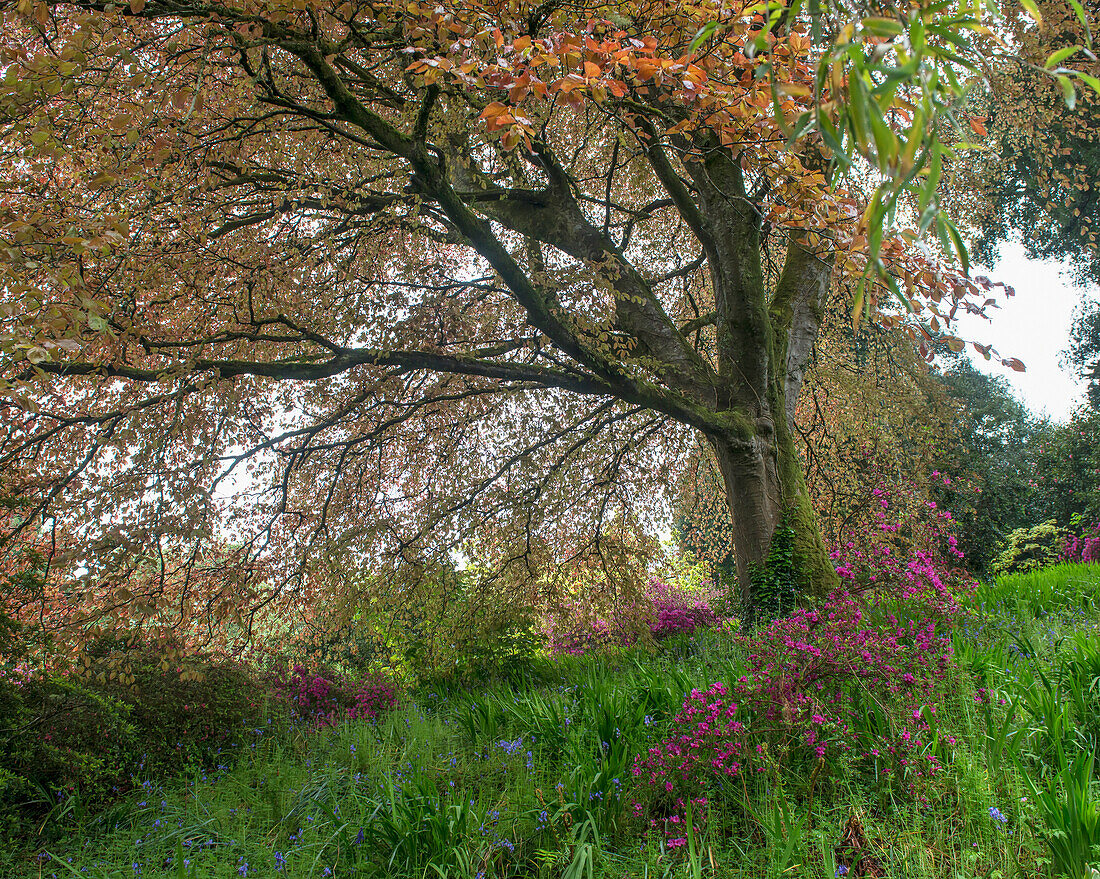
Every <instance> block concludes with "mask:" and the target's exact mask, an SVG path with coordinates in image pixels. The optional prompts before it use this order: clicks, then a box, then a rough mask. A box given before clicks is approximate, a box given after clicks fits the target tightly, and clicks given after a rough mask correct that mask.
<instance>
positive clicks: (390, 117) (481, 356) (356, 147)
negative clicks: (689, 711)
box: [0, 0, 991, 615]
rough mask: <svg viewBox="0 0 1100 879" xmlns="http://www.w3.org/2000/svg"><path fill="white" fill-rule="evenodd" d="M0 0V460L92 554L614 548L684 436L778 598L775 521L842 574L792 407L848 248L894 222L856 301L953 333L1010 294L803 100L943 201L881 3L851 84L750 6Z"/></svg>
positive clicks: (391, 558) (516, 555)
mask: <svg viewBox="0 0 1100 879" xmlns="http://www.w3.org/2000/svg"><path fill="white" fill-rule="evenodd" d="M0 10H2V11H3V15H4V36H3V43H2V51H3V53H4V54H3V58H4V61H3V63H4V64H5V65H6V69H5V73H4V79H3V90H2V92H0V124H2V125H3V130H2V134H0V138H2V139H0V149H2V150H3V159H4V160H3V163H2V165H3V168H4V170H3V172H2V173H3V175H4V183H3V193H4V194H3V196H2V198H3V201H0V211H2V220H0V224H2V226H3V230H4V232H3V235H4V238H3V248H4V251H3V253H4V259H3V262H2V263H0V270H2V274H0V295H2V296H3V311H2V312H0V320H2V321H3V325H4V332H5V343H4V346H5V347H4V349H3V352H2V355H3V358H4V360H3V370H4V372H3V375H4V378H5V380H6V383H7V389H8V398H9V400H10V403H9V406H11V407H12V409H13V418H12V419H11V420H10V421H9V422H8V423H9V425H10V426H9V429H8V431H7V432H6V435H5V437H4V438H3V440H2V444H0V465H2V466H3V468H4V471H5V473H6V480H7V482H8V483H9V484H10V485H11V486H12V487H13V489H14V491H15V493H16V494H18V495H19V496H21V497H27V498H30V499H32V501H33V505H32V509H33V512H34V513H35V515H36V516H37V517H38V518H39V519H41V517H42V516H53V517H55V521H56V517H60V519H61V522H60V531H61V532H62V534H63V535H65V536H64V540H63V543H64V545H65V546H66V547H67V548H68V553H69V555H68V560H69V562H70V569H75V568H77V567H79V566H85V567H87V568H88V569H89V571H90V573H89V574H88V575H87V576H89V577H92V578H94V577H97V576H102V575H103V574H104V571H101V570H97V566H98V565H100V562H99V561H98V557H99V553H100V552H101V551H110V552H112V553H114V554H115V555H119V556H125V557H126V558H130V559H132V558H135V557H139V556H140V557H143V558H150V559H151V560H152V563H153V569H154V570H157V567H156V565H157V562H156V560H157V559H158V558H161V557H165V556H167V557H170V558H173V559H184V560H186V559H187V558H189V555H188V550H187V549H186V547H188V546H189V547H191V549H190V550H189V551H190V552H191V553H193V554H194V556H193V557H196V558H197V557H200V556H202V555H203V553H204V552H209V548H210V546H211V545H212V544H213V543H215V542H216V541H217V540H218V539H223V538H224V536H225V535H226V534H228V535H230V538H231V539H232V540H233V541H234V546H235V549H234V552H235V554H236V555H238V556H239V557H241V558H254V559H258V558H261V557H262V558H263V559H264V560H265V565H266V567H265V574H264V578H265V580H264V582H266V583H268V584H269V585H274V586H275V587H276V588H278V587H281V586H283V585H285V584H287V583H291V582H293V581H294V580H295V578H299V579H300V578H302V577H309V576H321V575H320V574H319V573H317V572H320V571H324V572H326V575H327V576H334V577H337V578H338V577H339V576H340V574H341V571H346V570H347V569H348V567H354V566H374V567H378V568H380V569H386V568H387V566H389V567H393V568H394V569H396V568H397V567H399V566H400V565H401V564H406V563H407V564H409V565H413V566H416V565H423V564H424V559H425V557H426V556H430V555H432V554H434V555H435V556H437V557H440V556H441V555H445V554H446V553H447V552H449V551H451V549H452V548H453V547H455V546H460V545H462V544H463V542H464V541H470V540H474V539H476V540H477V544H478V547H479V549H480V550H481V551H484V552H486V553H488V554H490V555H491V556H492V557H493V558H495V559H497V560H499V563H500V570H501V572H502V573H501V576H517V577H519V576H523V575H524V574H525V573H529V572H530V571H531V570H532V569H533V568H534V567H537V566H538V565H539V564H543V563H545V562H546V561H547V560H548V559H549V560H551V561H552V560H554V559H555V558H557V559H560V558H565V559H578V558H589V559H591V558H595V559H597V560H598V561H599V563H600V564H602V565H603V566H604V567H605V568H606V569H609V568H611V567H614V565H615V564H616V563H617V561H618V560H621V559H624V558H626V557H627V556H628V555H629V553H628V552H626V551H625V550H623V549H622V548H623V547H628V546H630V545H632V544H631V540H630V538H629V534H628V532H630V531H632V530H637V529H636V528H635V525H636V523H637V522H638V516H639V515H641V514H640V513H639V512H638V510H639V508H640V507H644V506H645V505H644V503H641V502H640V501H642V500H643V499H644V498H645V497H646V494H647V493H652V492H654V491H659V490H660V488H661V487H662V486H667V485H668V484H669V483H670V482H671V478H670V472H671V468H672V467H673V466H674V465H675V463H676V461H677V460H678V459H681V458H683V456H684V454H685V450H686V449H687V448H689V447H690V444H691V441H690V436H691V434H692V433H693V432H694V433H695V434H697V435H698V436H701V437H702V438H703V442H704V443H705V444H706V446H707V447H708V448H709V449H710V451H711V452H712V453H713V455H714V456H715V460H716V462H717V466H718V469H719V472H720V474H721V477H722V480H723V485H724V490H725V493H726V496H727V502H728V507H729V510H730V513H731V516H732V528H733V534H734V541H735V548H736V561H737V571H738V582H739V589H740V594H741V599H742V601H743V602H744V604H745V606H746V608H747V609H750V615H751V574H752V571H753V570H754V568H756V567H758V566H760V565H761V564H763V562H764V560H765V558H766V557H767V551H768V546H769V541H770V538H771V535H772V533H773V531H774V529H775V527H776V524H777V523H778V522H779V521H780V519H781V518H783V517H786V519H787V521H788V522H789V523H790V525H791V527H792V528H793V530H794V535H795V536H794V545H795V551H796V555H797V558H798V560H799V563H800V570H801V571H802V576H801V580H802V586H803V587H804V588H816V589H824V588H826V587H828V586H829V585H830V584H831V583H833V582H834V578H835V574H834V572H833V570H832V567H831V565H830V564H829V561H828V559H827V558H826V555H825V552H824V550H823V545H822V539H821V534H820V529H819V527H818V524H817V521H816V518H815V516H814V512H813V509H812V507H811V504H810V499H809V496H808V493H807V490H806V485H805V480H804V477H803V473H802V466H801V462H800V460H799V456H798V453H797V448H796V444H795V442H794V437H793V435H792V419H793V416H794V412H795V407H796V404H797V401H798V396H799V391H800V388H801V385H802V381H803V376H804V374H805V371H806V368H807V363H808V360H809V358H810V354H811V351H812V350H813V346H814V342H815V340H816V338H817V336H818V333H819V329H820V325H821V320H822V312H823V308H824V305H825V302H826V297H827V295H828V292H829V289H830V282H831V279H832V278H833V277H834V275H837V274H846V275H849V276H853V277H859V276H861V275H863V274H864V270H865V267H866V265H867V259H866V256H865V254H866V252H867V248H868V247H869V246H870V248H871V253H872V254H873V256H874V259H875V260H876V263H875V264H876V265H878V266H881V267H884V270H887V269H888V270H889V272H890V275H889V283H884V284H881V285H875V286H869V287H862V288H861V292H860V294H859V296H858V297H857V302H856V303H855V313H856V315H857V319H858V316H859V315H863V314H866V315H877V314H878V313H879V311H880V308H881V309H882V310H883V312H884V313H883V320H884V321H886V322H887V323H888V324H891V325H901V324H903V323H904V324H905V325H906V326H907V327H908V330H909V332H910V333H911V334H912V335H913V336H914V337H916V338H917V339H918V341H919V342H920V344H921V345H922V348H923V349H924V350H925V351H926V350H927V345H928V343H929V341H930V340H931V339H933V338H935V337H936V336H937V335H939V334H941V333H942V332H943V331H944V328H945V327H946V326H947V324H948V322H949V320H950V318H951V317H952V316H953V315H954V313H955V312H956V310H957V309H958V308H960V307H966V308H970V309H972V310H979V309H980V308H981V307H982V306H981V304H980V303H981V302H982V301H983V300H985V299H986V297H987V296H988V294H989V291H990V289H991V285H990V283H989V282H988V281H985V280H983V279H979V280H973V279H970V278H968V277H967V276H966V274H965V273H964V272H960V271H957V270H952V269H950V268H949V267H946V266H944V265H941V264H939V263H938V262H937V261H936V260H935V259H933V258H932V257H931V256H929V254H928V252H927V251H924V250H921V249H919V248H914V247H911V246H910V244H909V242H910V241H912V240H914V239H915V236H914V235H912V234H909V235H907V236H902V235H897V234H892V233H889V232H888V231H887V233H885V234H884V231H883V229H882V228H880V227H879V226H878V225H875V226H874V227H873V228H872V227H869V226H868V217H871V218H873V217H876V216H878V214H876V213H875V211H874V210H871V208H876V206H877V208H876V209H880V208H882V205H881V204H879V203H878V201H877V196H876V200H873V201H872V204H870V205H868V204H867V201H866V198H865V197H864V196H863V195H861V193H862V192H863V190H862V189H861V187H860V185H859V182H858V177H856V176H853V177H849V178H847V179H846V180H845V179H841V178H840V177H838V176H837V174H836V173H835V171H836V168H835V167H833V166H830V164H829V160H830V157H831V156H832V155H833V151H832V148H830V147H828V144H827V143H826V141H827V140H828V138H827V137H826V134H828V137H831V138H832V139H833V141H834V142H835V140H836V138H837V137H846V136H847V135H845V134H844V133H843V132H839V133H838V132H837V130H836V129H832V130H826V129H815V128H812V127H808V126H807V125H805V124H802V122H804V121H805V120H807V119H811V121H812V118H816V119H818V120H819V122H821V121H822V120H823V122H822V124H826V125H828V124H837V123H838V122H842V123H843V124H844V125H845V126H847V128H848V130H850V132H851V139H852V143H853V144H855V145H856V146H854V147H853V148H852V151H853V152H854V153H858V154H862V155H865V156H871V157H874V156H877V157H878V158H877V162H878V165H879V168H880V171H882V172H883V173H887V172H888V173H890V174H903V175H908V179H910V180H911V179H913V178H914V176H915V175H918V172H920V171H921V170H922V169H927V173H926V174H925V177H927V178H928V182H927V183H922V184H921V186H920V187H919V188H920V189H921V193H922V194H921V195H920V196H919V197H920V199H921V202H920V204H919V205H918V204H916V203H915V201H914V205H913V207H914V208H920V209H921V210H923V211H925V212H926V213H927V210H926V209H933V214H934V207H935V205H934V200H933V203H931V204H930V203H929V199H930V198H932V196H934V194H935V187H936V183H937V181H938V178H939V168H940V164H941V161H942V155H941V147H940V146H935V149H930V148H926V146H927V143H926V138H927V137H928V136H929V132H931V131H936V132H939V131H940V130H941V128H942V126H943V125H947V124H948V123H947V121H945V119H946V117H945V116H944V115H943V114H944V113H945V112H946V109H945V107H943V106H940V105H938V104H936V103H935V101H936V100H938V99H937V98H936V95H935V94H930V93H928V92H927V91H923V92H922V91H920V90H919V88H918V89H917V90H916V91H907V90H906V87H903V85H904V82H903V80H904V77H903V78H900V79H899V78H898V77H896V76H895V77H893V78H891V74H890V72H889V69H888V68H886V67H884V66H882V65H881V64H880V63H879V62H881V61H882V59H883V58H884V57H886V55H889V54H890V53H893V55H896V56H897V57H898V58H900V57H901V56H902V55H904V54H905V53H906V52H907V49H906V48H905V45H903V43H902V42H901V41H897V42H895V41H892V38H893V36H895V35H896V31H895V29H894V28H893V26H890V27H889V28H886V31H887V32H883V33H881V34H879V35H877V36H876V33H877V31H876V30H875V28H878V29H879V30H882V28H883V27H885V25H882V24H881V20H879V19H875V20H874V21H879V22H880V24H879V25H874V26H872V24H873V21H872V19H868V22H869V24H868V25H867V26H866V27H865V28H864V30H863V31H861V34H862V37H861V39H863V42H862V43H859V44H858V45H857V43H856V42H852V43H850V45H851V46H852V47H854V48H851V49H850V50H848V49H846V50H845V51H846V52H847V53H848V55H847V56H846V57H851V58H857V56H858V58H859V59H861V61H860V64H861V65H862V66H860V67H859V68H858V69H856V68H854V67H853V68H852V69H853V70H854V71H855V73H854V74H853V75H854V76H855V77H856V80H858V82H857V81H856V80H851V79H849V80H845V77H844V76H843V72H844V71H845V70H847V69H848V68H847V67H845V66H843V65H841V66H840V67H837V68H835V69H836V71H837V72H838V76H834V77H832V78H830V77H825V78H824V79H823V78H822V77H821V76H820V75H818V73H819V71H818V70H817V68H816V67H815V63H814V61H815V55H814V50H813V49H812V44H811V40H810V38H809V36H808V35H807V27H806V26H805V25H804V23H803V22H802V21H801V20H800V19H799V18H798V16H797V13H792V14H791V15H789V16H784V15H782V14H780V15H778V17H777V16H776V15H774V14H772V13H771V12H769V13H768V15H767V16H765V14H764V12H765V10H759V9H757V7H752V6H748V5H742V4H735V5H734V6H733V7H722V10H718V8H717V7H712V6H710V5H706V4H704V5H703V6H700V7H685V8H681V7H680V6H679V5H678V4H653V5H642V4H639V5H636V6H635V5H628V6H625V7H624V6H621V5H617V4H615V5H608V6H604V5H602V4H599V3H592V4H589V5H586V6H583V7H575V6H566V5H564V4H559V3H556V2H552V0H551V2H545V3H542V4H541V5H539V4H525V3H518V2H516V3H504V4H499V5H493V6H491V7H489V6H485V5H482V4H480V3H477V2H472V0H451V2H443V3H430V4H426V3H425V4H422V3H417V2H413V3H409V4H404V5H399V6H394V5H392V4H390V3H380V4H373V3H346V2H331V3H328V2H304V3H289V4H288V3H283V2H276V0H267V2H260V3H249V4H243V5H238V4H235V3H220V2H219V3H213V2H208V0H194V2H192V0H188V2H184V3H179V2H176V0H131V3H130V5H129V7H128V8H127V7H119V6H117V5H115V4H113V3H105V2H104V3H100V2H98V0H81V2H77V3H67V2H60V0H57V2H54V0H49V2H30V0H2V2H0ZM777 10H778V11H779V12H780V13H781V12H782V10H781V9H780V8H778V7H777ZM936 14H938V13H936ZM716 15H718V16H719V19H720V20H719V22H718V23H719V25H720V26H719V27H717V28H715V27H713V26H711V25H713V24H714V16H716ZM903 18H904V20H905V22H906V23H907V25H906V26H907V27H908V26H913V27H921V28H923V25H922V24H921V23H920V21H918V20H917V19H914V18H913V17H912V15H911V14H910V13H909V12H908V11H905V12H904V14H903ZM918 18H919V16H918ZM930 21H931V19H930ZM936 21H938V19H936ZM914 22H916V24H914ZM887 24H889V22H887ZM899 27H900V26H899ZM708 28H709V29H708ZM941 30H943V28H941ZM837 33H839V36H838V37H837V39H838V40H841V41H844V40H849V38H850V37H851V34H852V31H851V30H850V29H847V30H843V29H840V28H838V29H837ZM845 34H847V36H845ZM927 39H928V46H929V47H931V48H930V50H929V51H932V50H935V51H938V52H939V54H940V55H941V56H942V54H943V50H942V47H946V46H948V45H949V43H951V42H952V33H951V32H950V31H949V30H948V31H944V35H943V36H940V35H939V32H938V31H937V32H935V33H933V29H931V28H930V29H929V33H928V37H927ZM844 45H845V46H847V45H849V43H844ZM922 45H923V44H922ZM936 46H940V47H941V49H936ZM860 47H862V48H860ZM857 48H858V49H859V51H858V52H857V51H856V49H857ZM860 52H862V53H863V54H860ZM891 57H893V56H891ZM845 63H847V62H845ZM875 64H879V66H878V67H875V66H874V65H875ZM910 75H911V76H916V73H915V72H913V71H910ZM945 81H946V80H945ZM922 82H924V81H923V80H922ZM925 84H926V83H925ZM843 95H847V96H848V97H847V98H844V97H843ZM852 95H858V100H856V98H854V97H851V96H852ZM910 97H912V98H913V100H915V101H916V102H917V103H918V104H919V105H920V106H919V107H918V108H917V109H918V110H919V112H918V113H916V115H917V116H918V117H919V121H918V120H917V119H915V118H914V112H913V110H912V108H913V104H912V103H909V98H910ZM846 101H847V103H846ZM830 108H831V109H830ZM948 109H949V108H948ZM867 112H870V113H871V114H872V118H868V117H866V115H865V114H866V113H867ZM830 113H833V121H832V122H831V123H830V122H829V114H830ZM796 120H801V122H800V130H801V131H802V132H803V136H802V137H801V138H800V139H797V140H795V141H792V140H791V139H790V135H791V133H792V125H793V123H794V122H795V121H796ZM867 126H871V127H870V128H869V127H867ZM891 126H893V127H891ZM907 126H908V127H907ZM871 128H873V129H874V131H875V136H874V138H873V139H872V138H870V135H869V134H868V132H869V131H870V130H871ZM894 128H896V129H897V132H895V131H894ZM819 131H820V133H818V132H819ZM906 131H910V133H909V135H908V138H907V139H906V136H905V135H906ZM898 132H900V134H901V135H902V136H901V138H900V139H899V135H898ZM937 136H938V135H937ZM823 139H824V140H823ZM935 143H936V144H939V141H938V140H937V141H935ZM876 144H878V146H877V147H876ZM876 149H877V152H876ZM907 150H908V153H907V152H906V151H907ZM899 163H900V164H899ZM899 168H900V170H899ZM902 195H903V194H902ZM914 198H916V196H914ZM864 208H867V210H866V211H865V210H864ZM891 210H893V208H891ZM861 216H862V217H863V219H862V220H861ZM940 229H941V232H943V235H944V237H945V239H946V237H947V232H946V231H945V229H946V227H944V226H942V225H941V226H940ZM888 288H889V289H888ZM890 290H892V291H893V295H894V296H895V297H896V299H895V300H891V301H896V302H899V303H900V304H901V305H903V306H904V307H905V310H906V311H908V310H913V311H914V312H920V313H921V319H922V321H923V324H918V323H916V322H915V321H913V320H911V319H909V318H907V317H906V316H905V312H904V311H901V310H900V309H898V310H895V311H894V312H892V313H891V312H890V311H889V307H888V305H887V301H886V300H887V297H888V296H890ZM972 300H974V301H972ZM907 321H908V322H907ZM953 344H954V341H953ZM234 480H237V481H236V482H234ZM219 493H220V494H219ZM234 493H236V499H235V500H234V502H233V503H228V502H227V498H228V497H232V496H233V495H234ZM66 510H67V511H69V512H68V513H66V512H65V511H66ZM73 511H76V512H73ZM582 532H583V533H584V534H585V535H586V536H585V537H584V539H573V540H567V539H565V535H567V534H577V533H582ZM547 547H551V548H552V549H547ZM204 548H205V549H204ZM184 567H185V566H184ZM184 567H181V570H183V569H184ZM310 571H312V572H314V573H313V574H310V573H309V572H310ZM154 579H155V578H154Z"/></svg>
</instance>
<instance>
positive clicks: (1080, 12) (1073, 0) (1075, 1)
mask: <svg viewBox="0 0 1100 879" xmlns="http://www.w3.org/2000/svg"><path fill="white" fill-rule="evenodd" d="M1069 5H1070V6H1072V7H1073V11H1074V12H1076V13H1077V20H1078V21H1080V22H1081V24H1082V25H1083V26H1084V28H1085V45H1086V46H1088V47H1089V48H1090V49H1091V48H1092V29H1091V28H1090V27H1089V17H1088V16H1087V15H1085V10H1084V7H1082V6H1081V3H1080V2H1079V0H1069Z"/></svg>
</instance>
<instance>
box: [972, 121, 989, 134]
mask: <svg viewBox="0 0 1100 879" xmlns="http://www.w3.org/2000/svg"><path fill="white" fill-rule="evenodd" d="M970 127H971V128H973V129H974V133H975V134H978V135H981V136H982V137H988V136H989V132H988V131H986V130H985V120H984V119H979V118H978V117H977V116H971V117H970Z"/></svg>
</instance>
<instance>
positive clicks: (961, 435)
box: [937, 357, 1047, 574]
mask: <svg viewBox="0 0 1100 879" xmlns="http://www.w3.org/2000/svg"><path fill="white" fill-rule="evenodd" d="M942 381H943V384H944V385H945V387H946V389H947V392H948V393H949V394H950V395H951V397H952V398H953V399H954V400H955V401H956V402H957V405H958V416H957V419H956V421H955V425H954V427H955V430H954V433H953V435H952V436H951V437H950V441H949V442H946V443H944V444H943V447H942V448H941V449H940V457H939V466H940V467H941V468H942V469H943V470H944V471H946V472H948V473H950V474H951V476H952V479H951V482H950V483H948V484H946V485H944V486H942V487H941V488H940V490H939V491H938V492H937V499H938V500H939V501H940V503H941V504H942V505H943V506H944V507H945V508H946V509H948V510H950V511H951V513H952V515H953V516H954V517H955V519H956V521H958V523H959V524H960V525H961V528H960V529H959V548H960V549H961V550H962V551H963V553H964V554H965V556H966V560H967V565H968V566H969V567H970V570H972V571H973V572H974V573H976V574H985V573H987V572H988V570H989V565H990V563H991V562H992V561H993V559H994V558H995V557H996V554H997V546H998V544H999V543H1000V541H1001V540H1002V539H1003V538H1004V537H1005V536H1006V535H1007V534H1008V533H1009V532H1010V531H1013V530H1014V529H1016V528H1023V527H1028V526H1030V525H1034V524H1036V523H1038V522H1040V521H1042V520H1043V519H1044V518H1046V515H1047V514H1046V512H1045V511H1044V509H1043V505H1042V502H1041V499H1040V497H1039V496H1038V494H1037V491H1036V485H1035V466H1036V457H1037V451H1038V449H1037V447H1038V444H1039V437H1040V425H1038V424H1036V423H1035V422H1034V420H1033V419H1032V417H1031V415H1030V414H1029V413H1028V411H1027V409H1026V408H1025V407H1024V406H1023V404H1021V403H1020V402H1019V401H1018V400H1017V399H1016V398H1015V397H1014V396H1013V395H1012V393H1011V391H1010V390H1009V388H1008V385H1007V383H1006V382H1005V380H1004V379H1003V378H993V377H991V376H988V375H985V374H984V373H981V372H978V370H977V369H975V368H974V367H973V365H971V363H970V362H969V361H968V360H966V359H964V358H961V357H960V358H958V359H957V360H955V361H954V363H952V364H951V366H950V368H949V369H947V370H946V371H945V372H944V374H943V376H942Z"/></svg>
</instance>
